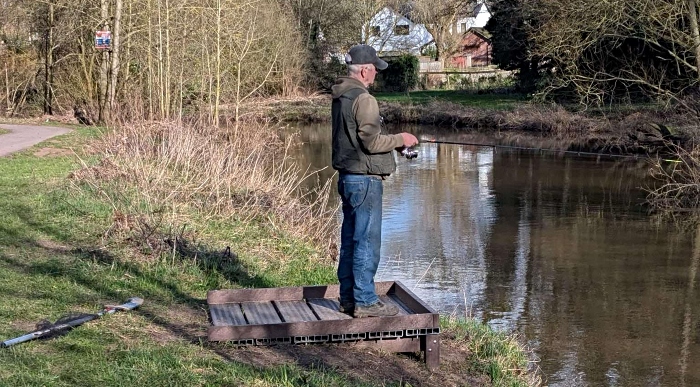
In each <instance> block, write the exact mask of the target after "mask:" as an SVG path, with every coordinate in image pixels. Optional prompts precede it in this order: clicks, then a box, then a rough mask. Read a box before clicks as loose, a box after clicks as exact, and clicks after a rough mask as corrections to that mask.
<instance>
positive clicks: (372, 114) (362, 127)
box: [352, 93, 403, 153]
mask: <svg viewBox="0 0 700 387" xmlns="http://www.w3.org/2000/svg"><path fill="white" fill-rule="evenodd" d="M352 109H353V114H354V115H355V120H357V135H358V137H359V138H360V142H361V143H362V146H363V147H364V148H365V149H366V150H367V151H368V152H369V153H386V152H389V151H392V150H394V149H395V148H398V147H401V146H403V137H401V135H400V134H391V135H385V134H381V130H382V128H381V123H380V118H379V105H377V100H376V99H374V97H373V96H372V95H370V94H368V93H363V94H360V95H359V96H358V97H357V98H356V99H355V102H354V103H353V106H352Z"/></svg>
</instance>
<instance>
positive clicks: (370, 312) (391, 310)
mask: <svg viewBox="0 0 700 387" xmlns="http://www.w3.org/2000/svg"><path fill="white" fill-rule="evenodd" d="M397 314H399V308H397V307H396V306H394V305H389V304H385V303H383V302H381V301H377V302H376V303H374V304H372V305H370V306H356V307H355V314H354V316H355V317H388V316H396V315H397Z"/></svg>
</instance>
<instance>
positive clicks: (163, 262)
mask: <svg viewBox="0 0 700 387" xmlns="http://www.w3.org/2000/svg"><path fill="white" fill-rule="evenodd" d="M97 135H99V131H98V130H96V129H85V128H78V129H77V130H76V131H75V132H73V133H71V134H68V135H65V136H61V137H58V138H56V139H53V140H51V141H50V142H48V143H46V142H45V143H43V144H42V145H41V146H42V147H45V146H52V145H53V146H58V147H69V146H74V145H77V144H82V143H84V142H86V141H87V140H89V138H91V137H94V136H97ZM84 157H89V156H84ZM79 167H80V165H79V163H78V160H77V158H76V157H74V156H60V157H48V158H37V157H34V156H32V153H31V150H29V151H26V152H22V153H20V154H15V155H13V156H11V157H7V158H0V171H2V173H0V214H2V216H3V222H1V223H0V278H2V281H0V295H2V302H0V338H2V339H3V340H5V339H8V338H12V337H16V336H19V335H21V334H24V333H26V332H28V331H31V330H32V329H33V328H34V324H35V323H36V322H38V321H40V320H42V319H44V318H46V319H48V320H51V321H55V320H56V319H57V318H59V317H60V316H62V315H64V314H65V313H67V312H84V313H91V312H95V311H96V310H99V309H100V308H101V306H102V305H105V304H114V303H121V302H123V301H125V300H126V299H127V298H129V297H132V296H139V297H142V298H144V299H145V303H144V305H143V306H142V307H141V308H140V309H139V310H138V311H135V312H122V313H117V314H115V315H109V316H105V317H104V318H102V319H100V320H97V321H93V322H90V323H87V324H85V325H83V326H81V327H80V328H78V329H75V330H73V331H72V332H70V334H67V335H65V336H63V337H60V338H57V339H54V340H48V341H44V340H35V341H31V342H27V343H23V344H20V345H17V346H14V347H11V348H9V349H3V350H0V364H3V367H0V385H8V386H37V385H42V386H74V385H107V386H117V385H129V386H138V385H144V386H145V385H148V386H198V385H249V386H296V385H306V386H331V385H333V386H363V385H395V383H393V382H390V383H388V384H386V383H385V382H377V381H372V382H368V381H367V380H364V379H361V378H360V379H358V378H355V377H349V376H348V374H347V373H342V372H339V371H338V370H337V369H336V368H335V367H333V366H331V367H328V366H323V365H317V366H311V367H309V366H301V365H299V364H297V363H295V362H287V363H282V364H279V363H277V364H272V365H269V366H263V367H260V366H251V365H249V364H250V363H246V362H241V361H236V360H235V359H232V358H231V352H230V349H227V348H226V346H224V345H212V344H208V343H206V341H205V338H206V331H205V328H206V323H205V322H206V321H207V314H206V304H205V301H204V300H205V297H206V292H207V291H208V290H211V289H221V288H235V287H263V286H264V287H267V286H287V285H301V284H320V283H332V282H335V276H334V270H333V268H332V266H330V265H319V264H317V263H316V262H310V260H309V258H308V257H309V256H311V255H312V254H311V253H312V248H311V247H310V246H307V245H304V244H302V243H299V242H297V241H294V240H290V239H288V238H285V237H284V236H283V235H282V236H281V235H273V234H271V232H270V231H268V230H267V229H266V228H265V227H263V226H260V225H256V224H251V223H247V224H240V223H236V222H229V223H225V224H214V225H209V228H207V229H204V230H202V232H201V233H200V236H201V238H200V239H201V240H204V241H216V242H209V245H207V244H206V243H207V242H204V243H205V244H204V245H200V248H199V251H200V252H201V251H205V253H203V254H202V255H201V256H181V255H170V254H164V255H160V256H154V255H149V254H147V253H146V254H135V253H134V251H133V250H132V249H129V248H127V247H126V246H125V245H121V244H119V243H114V242H108V243H107V244H106V245H105V244H103V235H104V232H105V230H107V229H109V228H110V226H112V225H113V224H114V219H113V216H114V215H113V212H112V208H111V207H110V206H109V205H108V204H107V203H105V202H103V201H101V200H98V199H97V197H98V196H92V195H88V194H86V192H85V191H84V190H83V191H79V190H76V189H75V188H74V187H72V185H71V180H70V179H68V176H69V174H70V172H71V171H73V170H76V169H77V168H79ZM200 243H202V242H200ZM226 246H230V247H231V249H232V251H234V252H239V254H238V258H237V259H236V260H235V262H227V264H226V265H222V262H221V261H222V251H224V250H225V247H226ZM261 251H274V254H273V258H270V256H269V255H264V256H259V255H258V254H260V252H261ZM274 256H281V257H284V262H280V261H275V260H274ZM444 323H445V325H446V327H447V330H450V331H451V332H457V333H453V334H454V335H455V336H456V337H461V338H467V337H468V338H476V337H483V338H485V339H484V340H486V341H485V342H484V341H482V340H478V341H476V340H472V341H474V343H475V344H476V347H474V348H472V349H470V351H472V352H474V353H475V355H477V356H479V357H478V358H475V359H473V360H472V363H471V364H472V365H471V366H469V367H470V368H471V369H472V370H473V371H472V372H473V373H474V374H476V375H479V374H481V375H489V374H491V375H493V376H492V377H494V378H495V379H497V380H501V382H500V383H497V384H498V385H523V384H522V382H518V381H517V380H516V379H514V378H512V377H510V376H508V375H506V377H503V375H500V374H499V372H502V371H501V370H503V369H505V368H513V367H516V368H517V367H522V365H523V363H522V362H523V361H524V357H523V354H522V353H521V352H520V351H519V349H518V348H515V347H512V346H509V347H508V348H504V349H502V350H500V351H499V352H498V353H496V354H494V353H493V350H492V349H488V350H486V351H482V350H481V349H480V348H482V347H483V348H498V347H499V345H500V346H502V344H498V342H499V340H500V342H501V343H503V342H506V340H503V339H504V338H503V336H502V335H500V336H498V335H496V336H498V337H497V339H496V340H495V341H494V340H493V338H494V337H495V336H494V337H492V336H493V335H494V334H493V332H489V331H483V329H484V327H483V326H478V325H477V326H475V327H473V328H475V329H471V331H470V330H469V329H467V328H465V327H464V326H463V325H462V327H460V325H459V324H456V325H455V323H454V322H449V321H445V322H444ZM447 330H446V331H447ZM489 337H492V338H491V339H489ZM504 356H508V357H510V358H511V359H515V364H516V365H515V366H505V367H504V366H503V365H496V364H495V363H493V359H495V358H499V357H500V358H503V357H504ZM465 363H468V362H467V361H465ZM321 364H323V363H321ZM510 364H513V363H510ZM494 370H495V371H494Z"/></svg>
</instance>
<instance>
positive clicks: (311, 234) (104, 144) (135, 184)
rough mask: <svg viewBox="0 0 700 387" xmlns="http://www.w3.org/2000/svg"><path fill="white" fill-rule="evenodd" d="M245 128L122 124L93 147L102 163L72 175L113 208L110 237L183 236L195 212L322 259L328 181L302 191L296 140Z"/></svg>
mask: <svg viewBox="0 0 700 387" xmlns="http://www.w3.org/2000/svg"><path fill="white" fill-rule="evenodd" d="M242 129H243V130H238V131H237V133H236V134H232V133H230V132H228V131H226V130H219V129H216V128H213V127H206V126H194V125H185V124H182V123H176V122H163V123H159V122H158V123H142V124H134V125H125V126H124V127H122V128H120V129H118V130H115V131H113V132H111V133H109V134H107V135H105V136H104V137H103V138H102V139H100V140H99V141H98V142H97V143H95V144H93V147H94V148H95V149H96V152H95V154H97V155H99V161H98V162H96V163H88V162H84V165H83V168H82V169H81V170H78V171H76V172H74V173H72V175H71V178H72V179H73V181H75V182H76V183H77V186H79V187H84V188H88V189H92V190H94V191H95V192H96V193H98V194H99V195H100V196H102V197H103V198H105V199H107V201H108V202H109V203H110V205H111V206H112V208H113V222H112V227H111V228H110V229H109V230H107V231H106V232H105V236H107V237H109V236H113V235H115V234H119V233H125V235H122V237H128V238H134V237H137V238H140V239H142V240H144V241H146V242H148V240H149V238H151V237H154V236H156V235H157V236H158V237H157V238H155V240H156V241H163V240H177V238H180V239H188V238H183V235H182V234H183V233H184V230H182V226H181V225H182V224H185V223H186V222H185V221H184V219H187V218H189V217H192V216H194V217H195V218H200V219H202V220H204V221H206V220H225V221H231V222H242V223H256V222H257V223H264V224H265V225H266V226H269V227H270V228H271V229H272V230H277V231H278V232H279V233H280V234H281V235H287V236H290V237H293V238H298V239H300V240H305V241H308V242H310V243H312V244H313V245H314V246H319V250H320V253H321V254H322V256H324V257H326V256H328V255H329V254H331V252H330V250H329V249H332V243H329V240H333V236H334V235H335V234H334V231H335V230H336V227H337V226H336V225H335V219H334V218H333V214H334V212H333V211H332V210H333V208H330V209H328V208H329V207H328V206H327V205H326V203H325V202H324V201H325V200H327V198H328V192H329V189H330V187H329V185H328V184H326V185H325V186H320V187H317V189H316V191H315V192H311V193H309V192H302V191H301V188H300V183H301V181H300V180H303V178H302V179H300V178H299V176H300V175H303V171H300V170H299V169H298V167H296V166H295V165H294V164H293V163H292V162H290V161H289V154H288V150H289V147H290V144H291V143H290V141H294V139H293V138H292V139H291V140H287V141H286V142H284V141H282V140H281V139H280V138H279V137H278V136H277V134H276V133H275V131H274V130H273V129H272V128H270V127H266V126H264V125H261V124H250V125H246V126H245V127H243V128H242ZM307 177H308V176H307ZM310 197H313V198H317V199H314V200H315V201H322V203H314V202H313V201H312V200H311V199H309V198H310ZM163 232H166V233H167V234H168V235H165V236H162V235H160V234H161V233H163ZM147 244H148V247H149V248H156V246H155V245H160V248H169V247H171V246H167V247H166V246H162V243H159V242H153V243H150V242H148V243H147ZM154 244H155V245H154ZM324 249H326V250H324Z"/></svg>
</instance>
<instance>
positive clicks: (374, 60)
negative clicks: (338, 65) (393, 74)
mask: <svg viewBox="0 0 700 387" xmlns="http://www.w3.org/2000/svg"><path fill="white" fill-rule="evenodd" d="M345 63H346V64H349V65H350V64H358V65H360V64H373V65H374V67H376V68H377V70H384V69H386V68H387V67H388V66H389V64H388V63H386V62H384V61H383V60H381V59H379V57H378V56H377V50H375V49H374V47H372V46H368V45H366V44H358V45H356V46H352V47H351V48H350V51H349V52H348V53H347V54H346V55H345Z"/></svg>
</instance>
